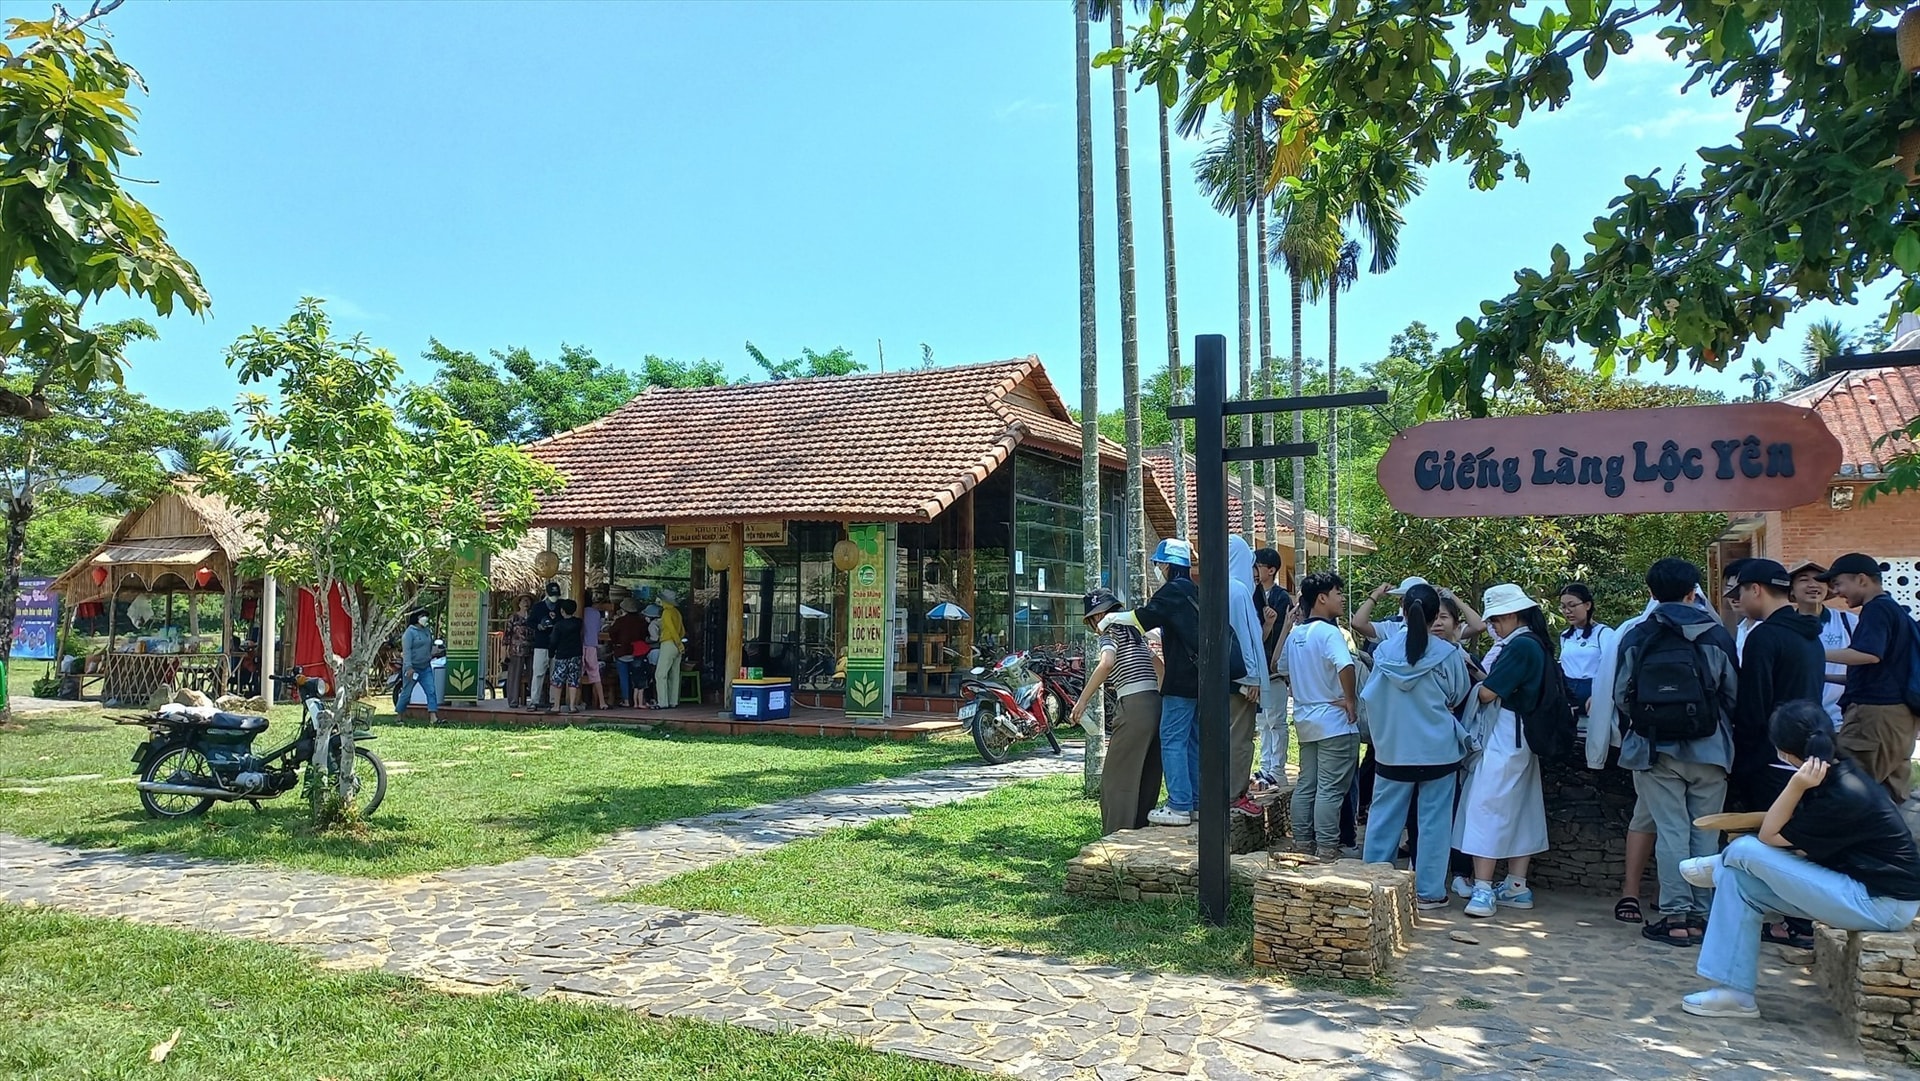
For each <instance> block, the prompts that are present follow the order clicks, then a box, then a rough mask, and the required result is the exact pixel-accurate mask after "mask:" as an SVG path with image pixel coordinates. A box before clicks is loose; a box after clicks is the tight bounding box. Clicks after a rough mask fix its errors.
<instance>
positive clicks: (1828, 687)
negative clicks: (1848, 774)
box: [1787, 559, 1860, 728]
mask: <svg viewBox="0 0 1920 1081" xmlns="http://www.w3.org/2000/svg"><path fill="white" fill-rule="evenodd" d="M1825 573H1827V568H1826V567H1825V566H1824V565H1822V564H1819V563H1816V562H1814V561H1813V560H1811V559H1803V560H1801V561H1800V562H1798V563H1796V564H1794V565H1793V566H1792V567H1791V568H1790V569H1789V570H1788V571H1787V574H1788V575H1789V576H1791V577H1792V578H1793V607H1794V610H1795V611H1797V612H1799V613H1800V614H1801V615H1803V616H1808V617H1810V618H1812V619H1813V620H1814V621H1815V622H1816V623H1819V624H1820V648H1821V649H1823V650H1835V649H1845V648H1847V647H1848V646H1849V645H1851V644H1852V643H1853V632H1854V629H1855V628H1857V627H1859V626H1860V617H1859V616H1856V615H1854V614H1853V613H1852V612H1849V611H1846V610H1844V609H1840V608H1835V607H1833V606H1832V605H1830V604H1828V603H1827V598H1828V597H1829V596H1831V595H1832V594H1831V591H1829V590H1828V589H1827V583H1825V582H1822V581H1821V580H1820V576H1821V575H1823V574H1825ZM1826 674H1827V679H1826V682H1825V684H1824V685H1823V690H1822V693H1821V695H1820V704H1821V705H1823V706H1825V707H1826V709H1827V716H1828V717H1829V718H1831V719H1832V720H1833V725H1834V727H1835V728H1838V727H1840V696H1841V695H1842V694H1844V693H1845V692H1846V678H1847V666H1846V665H1844V664H1834V663H1833V662H1832V661H1828V662H1827V666H1826Z"/></svg>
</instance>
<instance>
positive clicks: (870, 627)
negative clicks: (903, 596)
mask: <svg viewBox="0 0 1920 1081" xmlns="http://www.w3.org/2000/svg"><path fill="white" fill-rule="evenodd" d="M847 536H848V539H849V540H851V541H853V544H854V547H856V548H858V549H859V550H860V562H858V563H857V564H855V565H854V567H853V569H852V570H850V571H848V572H847V611H848V617H847V697H846V710H847V716H849V717H880V716H884V715H885V714H886V709H887V705H888V703H887V655H888V653H889V652H890V651H891V649H892V635H891V634H890V633H889V627H888V624H889V622H890V620H889V619H888V616H889V615H890V614H891V613H890V612H889V611H888V605H887V579H886V569H887V556H886V543H887V531H886V527H885V526H878V525H857V526H854V527H852V528H851V529H849V530H848V531H847Z"/></svg>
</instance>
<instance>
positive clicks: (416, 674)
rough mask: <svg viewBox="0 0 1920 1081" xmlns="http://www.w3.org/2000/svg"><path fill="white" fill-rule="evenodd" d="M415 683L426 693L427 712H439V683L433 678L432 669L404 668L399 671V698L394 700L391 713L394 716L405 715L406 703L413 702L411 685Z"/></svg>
mask: <svg viewBox="0 0 1920 1081" xmlns="http://www.w3.org/2000/svg"><path fill="white" fill-rule="evenodd" d="M415 683H418V684H420V689H421V690H422V691H425V692H426V695H427V712H428V713H438V712H440V681H439V680H437V679H435V678H433V669H431V668H405V669H402V670H401V672H400V696H399V697H398V698H397V699H395V708H394V711H393V712H394V713H396V714H404V713H406V711H407V705H408V703H410V702H412V701H413V685H414V684H415Z"/></svg>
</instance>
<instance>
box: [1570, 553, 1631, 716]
mask: <svg viewBox="0 0 1920 1081" xmlns="http://www.w3.org/2000/svg"><path fill="white" fill-rule="evenodd" d="M1560 614H1561V615H1562V616H1563V617H1565V618H1566V621H1567V629H1566V630H1564V631H1562V632H1560V672H1561V674H1563V675H1565V676H1566V677H1567V700H1568V702H1569V703H1571V704H1572V706H1573V715H1574V717H1575V718H1576V719H1577V720H1579V721H1581V722H1582V723H1585V721H1586V719H1587V716H1588V714H1590V713H1591V712H1592V711H1593V686H1594V683H1593V681H1594V677H1595V676H1597V675H1598V674H1599V672H1600V664H1601V660H1602V658H1604V657H1605V656H1606V655H1607V654H1608V653H1609V652H1611V651H1612V650H1613V648H1614V647H1615V646H1616V645H1618V644H1619V639H1618V638H1616V637H1615V636H1614V633H1613V628H1612V627H1609V626H1607V625H1606V624H1605V623H1601V622H1599V621H1597V620H1595V619H1594V618H1593V591H1592V590H1590V589H1588V588H1587V587H1586V584H1585V583H1583V582H1568V583H1567V584H1566V585H1564V586H1562V587H1560Z"/></svg>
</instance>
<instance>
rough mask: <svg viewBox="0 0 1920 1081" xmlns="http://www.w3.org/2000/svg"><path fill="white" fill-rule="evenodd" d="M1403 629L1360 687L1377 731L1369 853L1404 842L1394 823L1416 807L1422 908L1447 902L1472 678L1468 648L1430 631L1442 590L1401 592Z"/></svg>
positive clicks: (1379, 653) (1377, 655)
mask: <svg viewBox="0 0 1920 1081" xmlns="http://www.w3.org/2000/svg"><path fill="white" fill-rule="evenodd" d="M1400 611H1401V613H1402V615H1403V616H1404V617H1405V622H1406V631H1405V632H1404V633H1401V634H1396V635H1393V636H1391V637H1390V638H1388V639H1387V640H1386V641H1385V642H1382V643H1381V644H1380V646H1379V648H1377V649H1375V650H1374V653H1373V675H1372V676H1371V677H1369V678H1368V680H1367V685H1366V687H1365V688H1364V689H1363V690H1362V691H1361V692H1360V699H1361V703H1362V705H1363V706H1364V707H1365V709H1366V712H1367V725H1368V728H1369V729H1370V731H1371V732H1372V735H1373V747H1374V756H1375V765H1374V769H1375V777H1374V782H1373V803H1372V809H1371V811H1370V812H1369V813H1368V820H1369V821H1370V822H1372V823H1373V825H1374V828H1373V829H1370V830H1368V831H1367V839H1366V851H1365V858H1366V861H1367V862H1368V863H1388V862H1391V861H1392V860H1393V858H1394V856H1395V854H1396V853H1397V852H1398V849H1399V847H1400V831H1399V830H1398V829H1393V828H1390V824H1393V823H1401V822H1405V821H1406V820H1407V809H1408V806H1409V805H1414V806H1416V807H1417V814H1418V822H1419V829H1418V830H1417V832H1416V837H1424V838H1428V839H1429V840H1428V841H1427V843H1424V844H1421V843H1418V842H1417V841H1416V844H1415V848H1414V856H1413V871H1414V876H1413V877H1414V905H1415V907H1416V908H1420V909H1422V910H1430V909H1438V908H1445V907H1447V862H1448V858H1447V857H1448V847H1447V844H1446V840H1445V839H1446V837H1447V834H1448V830H1449V829H1450V827H1451V825H1452V822H1453V795H1454V789H1455V780H1456V775H1457V774H1458V772H1459V769H1460V761H1461V759H1462V758H1463V757H1464V750H1465V747H1464V740H1463V737H1464V733H1463V731H1462V729H1461V727H1460V722H1459V721H1458V720H1457V719H1456V718H1455V717H1454V712H1453V711H1454V709H1455V708H1456V707H1457V706H1459V705H1460V703H1462V702H1464V701H1465V700H1466V697H1467V691H1468V690H1469V689H1471V687H1472V683H1471V681H1470V680H1469V677H1468V675H1467V658H1466V654H1465V653H1463V652H1461V650H1460V647H1458V646H1456V645H1454V644H1453V643H1452V642H1449V641H1447V640H1446V639H1444V638H1441V637H1438V636H1435V635H1434V634H1432V632H1431V630H1430V627H1431V626H1432V624H1433V622H1434V620H1435V618H1436V617H1437V616H1438V614H1439V611H1440V594H1439V592H1438V591H1437V590H1435V589H1434V588H1433V587H1432V586H1430V585H1426V584H1424V583H1423V584H1420V585H1416V586H1414V587H1412V588H1410V589H1408V590H1407V592H1406V594H1405V595H1404V596H1403V597H1402V598H1401V600H1400Z"/></svg>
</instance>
